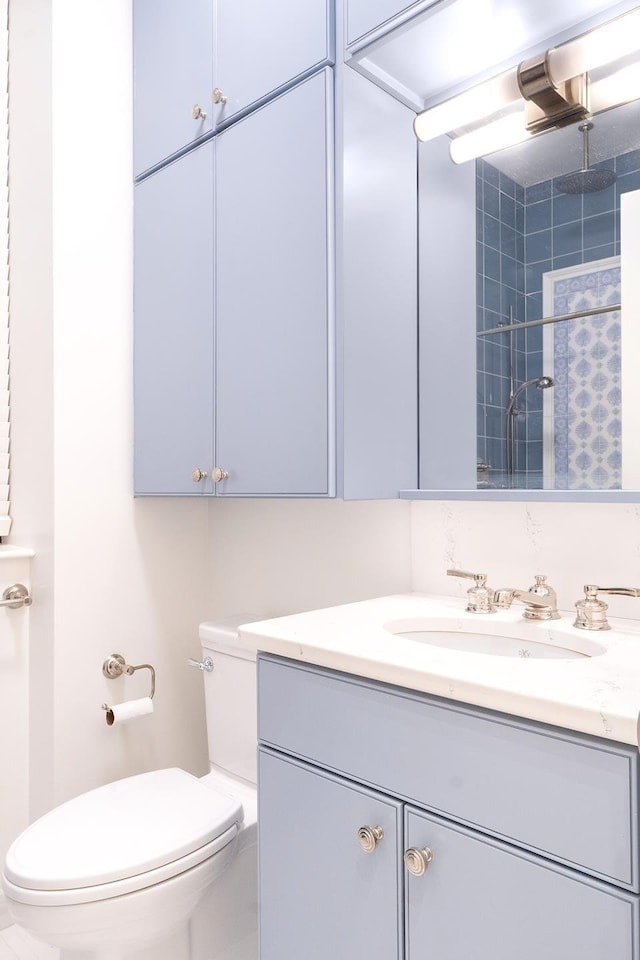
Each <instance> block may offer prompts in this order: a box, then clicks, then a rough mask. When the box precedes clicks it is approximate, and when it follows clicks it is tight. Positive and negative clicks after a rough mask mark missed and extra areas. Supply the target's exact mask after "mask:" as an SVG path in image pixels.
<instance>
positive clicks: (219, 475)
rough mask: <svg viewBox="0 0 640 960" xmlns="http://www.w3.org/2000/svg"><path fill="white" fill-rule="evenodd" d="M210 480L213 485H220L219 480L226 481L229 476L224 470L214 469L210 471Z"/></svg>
mask: <svg viewBox="0 0 640 960" xmlns="http://www.w3.org/2000/svg"><path fill="white" fill-rule="evenodd" d="M211 479H212V480H213V482H214V483H220V481H221V480H228V479H229V474H228V473H227V471H226V470H221V469H220V467H214V468H213V470H212V471H211Z"/></svg>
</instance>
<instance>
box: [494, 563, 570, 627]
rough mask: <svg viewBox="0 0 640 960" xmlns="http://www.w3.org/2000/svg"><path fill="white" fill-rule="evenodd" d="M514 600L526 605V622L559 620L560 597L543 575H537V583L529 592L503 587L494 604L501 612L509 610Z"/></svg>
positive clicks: (496, 594)
mask: <svg viewBox="0 0 640 960" xmlns="http://www.w3.org/2000/svg"><path fill="white" fill-rule="evenodd" d="M514 600H519V601H520V602H521V603H524V605H525V610H524V613H523V614H522V616H523V617H524V618H525V620H559V619H560V613H559V612H558V596H557V594H556V592H555V590H554V589H553V587H550V586H549V584H548V583H547V578H546V576H544V575H543V574H536V582H535V583H534V585H533V586H532V587H530V588H529V589H528V590H515V589H514V588H512V587H503V588H502V589H500V590H496V592H495V594H494V602H495V605H496V607H497V608H498V609H499V610H508V609H509V608H510V606H511V604H512V603H513V601H514Z"/></svg>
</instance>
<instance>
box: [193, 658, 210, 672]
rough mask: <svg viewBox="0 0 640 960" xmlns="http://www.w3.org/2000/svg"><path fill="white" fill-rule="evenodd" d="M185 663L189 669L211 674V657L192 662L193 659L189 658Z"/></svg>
mask: <svg viewBox="0 0 640 960" xmlns="http://www.w3.org/2000/svg"><path fill="white" fill-rule="evenodd" d="M187 663H188V664H189V666H190V667H195V668H196V670H201V671H202V672H203V673H212V672H213V660H212V659H211V657H205V658H204V660H194V659H193V657H189V659H188V660H187Z"/></svg>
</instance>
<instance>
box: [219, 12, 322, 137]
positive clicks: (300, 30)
mask: <svg viewBox="0 0 640 960" xmlns="http://www.w3.org/2000/svg"><path fill="white" fill-rule="evenodd" d="M332 6H333V4H332V3H331V0H304V2H301V0H270V2H269V3H260V2H256V0H218V3H217V9H216V28H215V33H216V37H215V41H216V52H215V69H214V79H215V86H216V87H218V88H219V89H220V90H221V92H222V94H223V95H224V96H225V97H226V98H227V101H226V103H225V104H224V105H221V106H220V107H219V108H218V115H217V122H218V123H221V122H223V121H226V120H229V119H230V118H231V117H233V116H234V115H235V114H237V113H239V112H240V111H242V110H246V109H247V108H249V107H251V106H252V105H253V104H256V103H258V102H260V101H261V100H264V99H265V98H266V97H268V96H269V95H270V94H272V93H273V92H274V91H276V90H278V89H280V88H282V87H284V86H285V85H287V84H290V83H292V82H293V81H294V80H296V79H297V78H298V77H301V76H303V75H304V74H305V73H307V72H309V71H311V70H313V69H314V68H317V67H319V66H321V65H322V64H328V63H332V62H333V22H332V13H331V11H332Z"/></svg>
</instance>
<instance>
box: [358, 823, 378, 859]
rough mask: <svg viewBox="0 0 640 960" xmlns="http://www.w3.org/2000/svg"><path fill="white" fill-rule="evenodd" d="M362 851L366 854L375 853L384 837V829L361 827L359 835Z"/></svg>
mask: <svg viewBox="0 0 640 960" xmlns="http://www.w3.org/2000/svg"><path fill="white" fill-rule="evenodd" d="M357 837H358V843H359V844H360V849H361V850H364V852H365V853H373V851H374V850H375V848H376V844H377V843H378V841H379V840H382V838H383V837H384V830H383V829H382V827H360V828H359V829H358V833H357Z"/></svg>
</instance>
